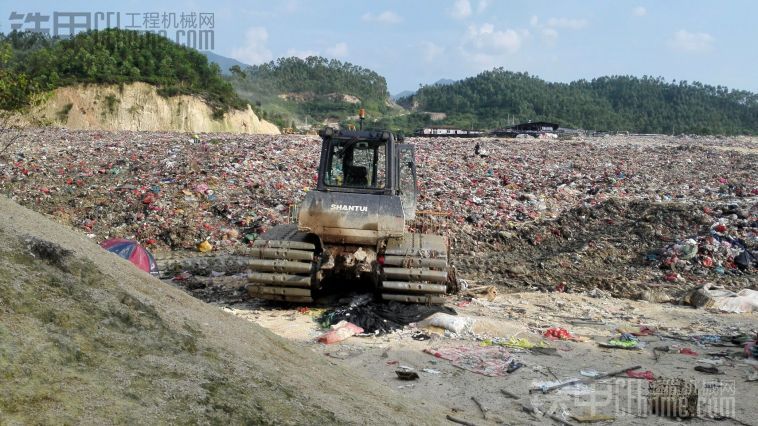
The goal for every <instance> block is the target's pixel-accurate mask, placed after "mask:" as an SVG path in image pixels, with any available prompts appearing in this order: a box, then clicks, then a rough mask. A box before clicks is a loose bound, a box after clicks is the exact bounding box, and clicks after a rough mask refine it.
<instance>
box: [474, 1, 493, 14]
mask: <svg viewBox="0 0 758 426" xmlns="http://www.w3.org/2000/svg"><path fill="white" fill-rule="evenodd" d="M489 5H490V0H479V3H477V4H476V13H482V12H484V11H485V10H487V8H488V7H489Z"/></svg>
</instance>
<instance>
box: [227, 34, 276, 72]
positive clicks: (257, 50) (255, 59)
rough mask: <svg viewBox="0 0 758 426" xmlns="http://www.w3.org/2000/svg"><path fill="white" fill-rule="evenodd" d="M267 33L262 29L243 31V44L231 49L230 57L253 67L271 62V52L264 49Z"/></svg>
mask: <svg viewBox="0 0 758 426" xmlns="http://www.w3.org/2000/svg"><path fill="white" fill-rule="evenodd" d="M267 41H268V31H266V29H265V28H263V27H250V28H248V29H247V31H245V44H244V46H242V47H235V48H234V49H232V57H233V58H234V59H237V60H238V61H241V62H244V63H246V64H250V65H255V64H261V63H264V62H268V61H270V60H271V58H272V55H271V51H270V50H269V49H268V48H267V47H266V42H267Z"/></svg>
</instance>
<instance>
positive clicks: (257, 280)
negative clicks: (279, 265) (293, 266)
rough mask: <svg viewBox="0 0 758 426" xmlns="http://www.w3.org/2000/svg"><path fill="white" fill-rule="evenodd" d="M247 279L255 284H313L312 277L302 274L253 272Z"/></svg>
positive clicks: (293, 285)
mask: <svg viewBox="0 0 758 426" xmlns="http://www.w3.org/2000/svg"><path fill="white" fill-rule="evenodd" d="M247 280H248V282H250V283H253V284H272V285H277V286H283V287H302V288H309V287H310V286H311V277H309V276H302V275H289V274H271V273H266V272H253V273H250V274H248V276H247Z"/></svg>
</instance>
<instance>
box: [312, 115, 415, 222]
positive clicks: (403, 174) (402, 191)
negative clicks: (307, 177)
mask: <svg viewBox="0 0 758 426" xmlns="http://www.w3.org/2000/svg"><path fill="white" fill-rule="evenodd" d="M319 134H320V136H321V138H322V147H321V164H320V166H319V180H318V190H319V191H327V192H332V191H333V192H353V193H362V194H378V195H396V196H400V198H401V202H402V205H403V213H404V215H405V218H406V220H407V219H412V218H414V217H415V211H416V165H415V155H414V154H415V152H414V149H413V145H410V144H404V143H398V142H402V139H401V140H398V139H397V138H396V137H395V135H393V134H392V133H390V132H383V131H345V130H341V131H337V130H334V129H331V128H326V129H324V130H322V131H321V132H319Z"/></svg>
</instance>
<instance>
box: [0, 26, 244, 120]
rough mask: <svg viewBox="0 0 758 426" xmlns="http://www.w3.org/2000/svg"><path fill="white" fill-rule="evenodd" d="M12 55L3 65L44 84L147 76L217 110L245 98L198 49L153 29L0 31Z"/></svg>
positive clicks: (163, 89) (165, 90) (167, 92)
mask: <svg viewBox="0 0 758 426" xmlns="http://www.w3.org/2000/svg"><path fill="white" fill-rule="evenodd" d="M2 46H5V49H6V51H8V53H9V55H8V58H7V60H6V61H5V63H4V64H3V66H4V67H7V69H9V70H11V72H13V73H17V74H19V75H25V76H29V79H30V85H31V86H33V87H35V88H38V89H40V90H51V89H54V88H56V87H62V86H67V85H71V84H75V83H130V82H136V81H141V82H146V83H151V84H154V85H157V86H159V87H160V89H159V93H161V94H162V95H164V96H172V95H178V94H194V95H198V96H200V97H202V98H203V99H205V101H206V102H208V103H209V104H210V105H211V106H212V107H213V108H214V110H215V111H217V112H219V113H222V112H224V111H226V110H227V109H228V108H230V107H233V108H241V107H243V106H244V105H245V104H246V102H244V101H243V100H242V99H241V98H240V97H239V96H237V94H236V93H235V91H234V89H233V88H232V86H231V85H230V84H229V82H227V81H225V80H224V79H223V78H221V75H220V72H219V68H218V65H216V64H209V63H208V59H207V58H206V57H205V56H204V55H203V54H202V53H200V52H198V51H196V50H194V49H189V48H187V47H184V46H180V45H178V44H176V43H174V42H172V41H171V40H169V39H167V38H164V37H161V36H158V35H155V34H150V33H138V32H134V31H127V30H120V29H107V30H102V31H89V32H85V33H80V34H78V35H77V36H75V37H73V38H71V39H61V40H54V39H51V38H50V37H49V36H45V35H42V34H38V33H30V32H12V33H10V34H8V35H3V34H0V47H2Z"/></svg>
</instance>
